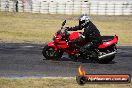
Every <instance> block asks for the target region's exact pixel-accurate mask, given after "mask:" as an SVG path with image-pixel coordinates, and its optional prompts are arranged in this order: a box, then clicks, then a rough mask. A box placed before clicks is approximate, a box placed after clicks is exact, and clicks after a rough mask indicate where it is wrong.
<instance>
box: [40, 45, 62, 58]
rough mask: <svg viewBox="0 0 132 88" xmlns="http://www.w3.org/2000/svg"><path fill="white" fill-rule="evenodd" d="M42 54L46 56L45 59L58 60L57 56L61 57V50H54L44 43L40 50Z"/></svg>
mask: <svg viewBox="0 0 132 88" xmlns="http://www.w3.org/2000/svg"><path fill="white" fill-rule="evenodd" d="M42 54H43V56H44V57H45V58H46V60H49V59H53V60H58V59H59V58H61V57H62V55H63V52H62V51H60V50H58V51H55V50H54V48H53V47H51V46H48V45H46V46H45V47H44V48H43V50H42ZM43 60H44V59H43Z"/></svg>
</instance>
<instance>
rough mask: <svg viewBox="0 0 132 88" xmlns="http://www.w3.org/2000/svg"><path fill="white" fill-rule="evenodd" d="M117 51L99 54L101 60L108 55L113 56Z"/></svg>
mask: <svg viewBox="0 0 132 88" xmlns="http://www.w3.org/2000/svg"><path fill="white" fill-rule="evenodd" d="M116 53H117V52H116V51H114V52H111V53H108V54H105V55H102V56H99V58H98V59H99V60H101V59H104V58H107V57H111V56H113V55H114V54H116Z"/></svg>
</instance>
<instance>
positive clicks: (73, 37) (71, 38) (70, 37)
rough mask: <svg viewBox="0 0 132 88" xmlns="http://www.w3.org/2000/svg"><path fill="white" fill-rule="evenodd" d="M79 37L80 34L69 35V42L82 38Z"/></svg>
mask: <svg viewBox="0 0 132 88" xmlns="http://www.w3.org/2000/svg"><path fill="white" fill-rule="evenodd" d="M79 35H80V34H79V32H73V33H71V34H70V35H69V40H74V39H76V38H79V37H80V36H79Z"/></svg>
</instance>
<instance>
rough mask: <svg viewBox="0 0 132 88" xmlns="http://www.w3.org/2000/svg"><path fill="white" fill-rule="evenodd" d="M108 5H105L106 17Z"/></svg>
mask: <svg viewBox="0 0 132 88" xmlns="http://www.w3.org/2000/svg"><path fill="white" fill-rule="evenodd" d="M107 5H108V4H107V3H105V15H107V7H108V6H107Z"/></svg>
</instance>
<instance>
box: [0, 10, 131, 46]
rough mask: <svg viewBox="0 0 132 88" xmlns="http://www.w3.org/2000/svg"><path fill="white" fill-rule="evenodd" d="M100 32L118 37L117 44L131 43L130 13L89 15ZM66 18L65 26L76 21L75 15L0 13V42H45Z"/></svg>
mask: <svg viewBox="0 0 132 88" xmlns="http://www.w3.org/2000/svg"><path fill="white" fill-rule="evenodd" d="M91 17H92V21H93V23H94V24H95V25H96V26H97V28H98V29H99V30H100V32H101V34H102V35H114V34H117V35H118V36H119V45H132V39H131V38H132V29H131V28H132V16H91ZM64 19H67V24H66V26H74V25H77V24H78V21H77V19H78V16H77V15H75V16H73V15H51V14H31V13H9V12H0V42H11V43H45V42H48V41H51V40H52V36H53V34H54V33H55V32H56V31H57V30H58V29H59V28H60V26H61V22H62V21H63V20H64Z"/></svg>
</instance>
